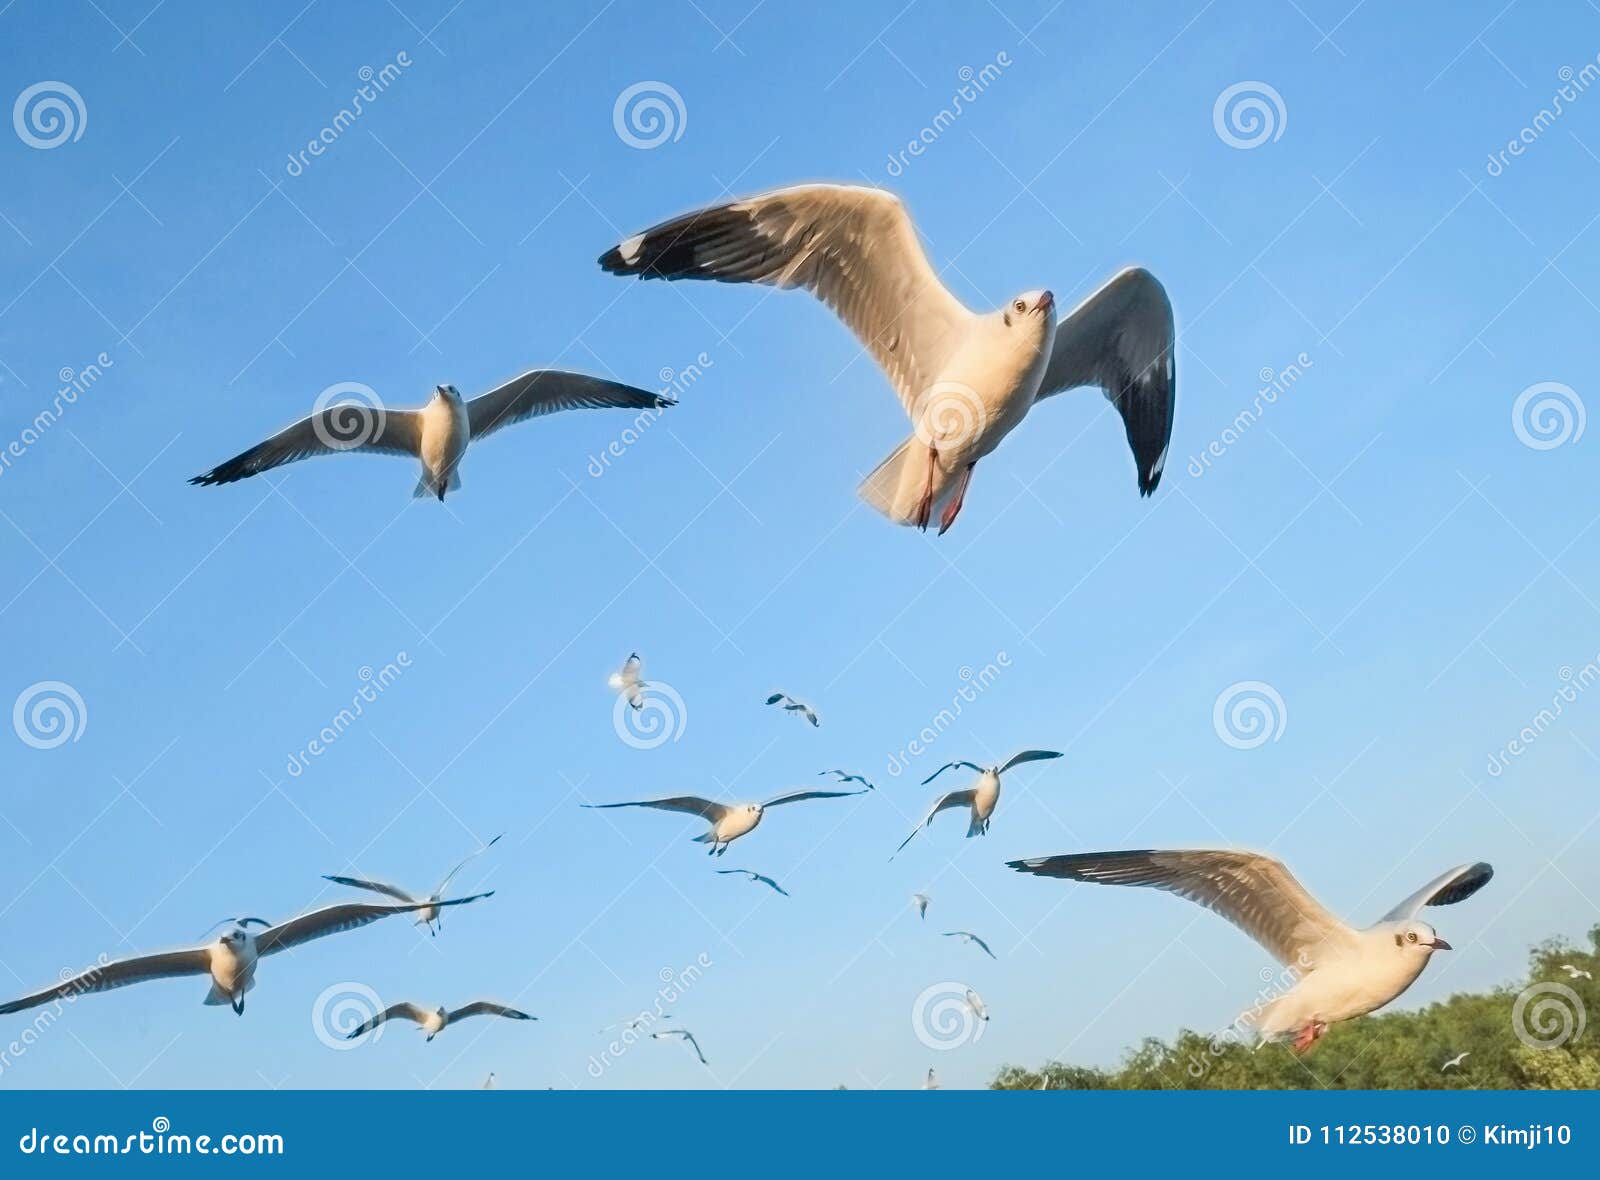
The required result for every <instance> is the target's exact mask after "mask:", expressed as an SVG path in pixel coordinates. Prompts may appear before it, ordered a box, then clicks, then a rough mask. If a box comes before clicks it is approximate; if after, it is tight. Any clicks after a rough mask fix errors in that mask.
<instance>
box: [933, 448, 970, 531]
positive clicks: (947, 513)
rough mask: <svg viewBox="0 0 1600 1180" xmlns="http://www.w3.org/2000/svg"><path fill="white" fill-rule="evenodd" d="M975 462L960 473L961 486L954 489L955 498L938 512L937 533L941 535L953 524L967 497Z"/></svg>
mask: <svg viewBox="0 0 1600 1180" xmlns="http://www.w3.org/2000/svg"><path fill="white" fill-rule="evenodd" d="M976 466H977V463H976V462H972V463H968V464H967V466H966V470H964V471H962V473H961V486H960V487H958V488H957V489H956V498H955V499H954V500H951V501H950V503H948V504H946V505H945V506H944V511H943V512H942V513H940V514H939V535H940V536H941V537H942V536H944V535H945V534H946V533H948V532H949V531H950V526H951V525H953V524H955V522H956V516H957V514H958V513H960V511H961V505H962V504H963V503H965V501H966V498H967V485H968V484H969V483H971V482H972V469H973V468H974V467H976Z"/></svg>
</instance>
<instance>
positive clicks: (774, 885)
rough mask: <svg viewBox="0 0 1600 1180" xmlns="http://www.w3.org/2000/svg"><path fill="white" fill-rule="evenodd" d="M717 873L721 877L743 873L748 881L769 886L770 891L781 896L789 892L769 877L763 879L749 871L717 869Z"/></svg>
mask: <svg viewBox="0 0 1600 1180" xmlns="http://www.w3.org/2000/svg"><path fill="white" fill-rule="evenodd" d="M717 872H718V873H719V874H721V875H723V876H727V875H729V874H739V873H743V874H744V875H745V876H746V877H748V878H749V879H750V880H752V881H757V882H759V883H761V884H762V885H767V886H770V887H771V888H772V889H775V890H777V891H778V892H779V893H781V894H783V895H784V896H785V897H788V896H789V891H788V890H787V889H785V888H784V887H783V886H782V885H779V884H778V883H777V882H776V881H774V880H773V879H772V878H771V877H764V876H762V875H761V874H760V873H755V872H751V871H750V870H749V869H718V870H717Z"/></svg>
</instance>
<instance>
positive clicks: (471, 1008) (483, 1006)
mask: <svg viewBox="0 0 1600 1180" xmlns="http://www.w3.org/2000/svg"><path fill="white" fill-rule="evenodd" d="M469 1016H504V1017H506V1018H507V1019H509V1020H538V1019H539V1018H538V1017H537V1016H529V1015H528V1014H527V1013H526V1012H521V1011H518V1010H517V1009H516V1008H507V1007H506V1006H505V1005H504V1004H496V1003H494V1002H493V1001H492V1000H474V1001H473V1002H472V1003H470V1004H468V1005H466V1006H465V1007H462V1008H457V1009H456V1010H455V1011H454V1012H452V1013H450V1015H449V1016H448V1017H446V1019H447V1020H448V1021H450V1023H452V1024H453V1023H455V1022H456V1021H457V1020H465V1019H466V1018H467V1017H469Z"/></svg>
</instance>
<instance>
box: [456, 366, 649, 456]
mask: <svg viewBox="0 0 1600 1180" xmlns="http://www.w3.org/2000/svg"><path fill="white" fill-rule="evenodd" d="M673 405H677V403H676V402H675V401H673V400H672V399H671V398H670V397H662V396H661V395H659V394H655V393H649V392H647V391H646V390H643V389H635V388H634V387H633V386H631V385H620V384H618V383H617V382H615V381H605V380H602V379H601V378H599V377H587V376H585V375H584V374H582V373H564V372H562V371H561V370H559V369H530V370H529V371H528V372H526V373H523V374H522V375H521V376H519V377H513V378H511V380H509V381H507V382H506V383H505V384H504V385H502V386H500V387H498V388H496V389H491V390H490V391H489V392H488V393H485V394H482V395H480V396H479V397H475V398H473V399H472V400H471V401H469V402H468V403H467V422H468V424H469V426H470V427H471V432H472V434H471V436H472V437H473V438H475V439H477V438H482V437H483V436H484V435H486V434H493V433H494V432H495V431H497V430H499V429H500V428H501V427H502V426H510V425H511V424H512V423H514V422H522V421H525V420H527V419H529V418H537V417H538V416H539V415H541V414H555V413H558V412H560V411H561V410H604V409H617V410H659V409H663V408H664V407H666V406H673Z"/></svg>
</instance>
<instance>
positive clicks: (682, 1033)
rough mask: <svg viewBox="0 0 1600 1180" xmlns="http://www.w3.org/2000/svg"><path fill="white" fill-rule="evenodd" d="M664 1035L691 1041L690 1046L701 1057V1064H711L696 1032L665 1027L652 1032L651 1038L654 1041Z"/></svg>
mask: <svg viewBox="0 0 1600 1180" xmlns="http://www.w3.org/2000/svg"><path fill="white" fill-rule="evenodd" d="M662 1037H682V1038H683V1039H684V1040H685V1041H687V1042H688V1043H689V1047H690V1048H691V1049H693V1050H694V1055H695V1056H696V1057H698V1058H699V1059H700V1064H701V1065H710V1064H711V1062H709V1061H707V1060H706V1055H705V1054H704V1053H702V1052H701V1051H700V1042H699V1041H697V1040H695V1039H694V1034H693V1033H692V1032H690V1031H689V1030H688V1029H686V1028H668V1029H663V1030H662V1031H660V1032H653V1033H651V1034H650V1039H651V1040H652V1041H659V1040H660V1039H661V1038H662Z"/></svg>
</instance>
